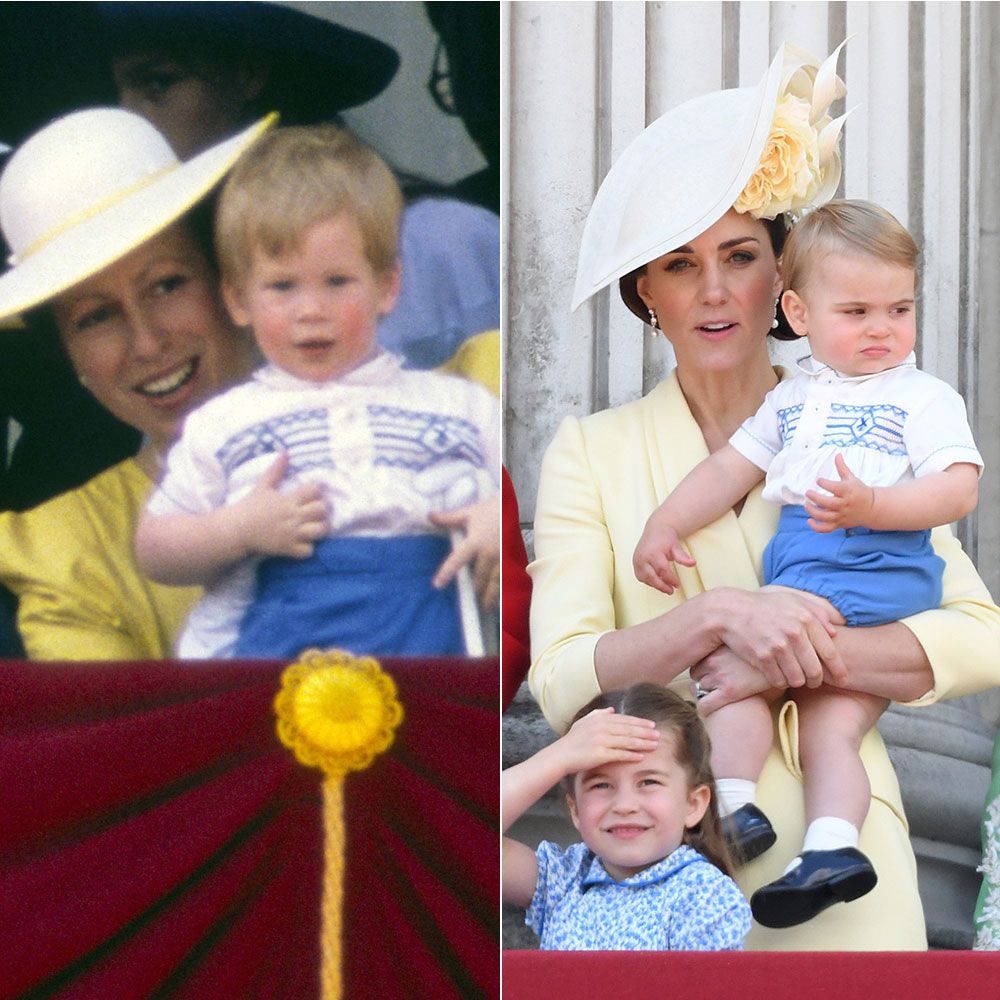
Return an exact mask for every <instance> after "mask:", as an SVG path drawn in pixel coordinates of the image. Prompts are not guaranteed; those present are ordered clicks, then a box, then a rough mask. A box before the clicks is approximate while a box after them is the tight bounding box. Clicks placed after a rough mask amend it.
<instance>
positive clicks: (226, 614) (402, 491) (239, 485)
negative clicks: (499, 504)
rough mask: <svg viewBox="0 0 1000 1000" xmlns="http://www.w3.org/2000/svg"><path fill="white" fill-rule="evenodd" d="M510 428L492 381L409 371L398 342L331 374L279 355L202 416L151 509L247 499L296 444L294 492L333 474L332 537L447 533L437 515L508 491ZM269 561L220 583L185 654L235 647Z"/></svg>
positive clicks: (196, 618)
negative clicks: (503, 451)
mask: <svg viewBox="0 0 1000 1000" xmlns="http://www.w3.org/2000/svg"><path fill="white" fill-rule="evenodd" d="M500 437H501V435H500V407H499V405H498V403H497V400H496V398H495V397H494V396H492V395H491V394H490V393H489V392H487V390H486V389H484V388H483V387H482V386H481V385H478V384H477V383H474V382H470V381H468V380H467V379H463V378H458V377H457V376H452V375H442V374H440V373H437V372H427V371H408V370H405V369H403V368H402V367H401V362H400V359H399V358H398V357H396V356H395V355H392V354H389V353H384V352H383V353H380V354H379V355H377V356H376V357H375V358H374V359H372V360H371V361H369V362H367V363H366V364H364V365H361V366H360V367H359V368H356V369H354V370H353V371H351V372H348V373H347V374H346V375H343V376H341V377H340V378H337V379H331V380H330V381H328V382H323V383H315V382H308V381H304V380H302V379H299V378H296V377H295V376H293V375H290V374H289V373H288V372H285V371H282V370H281V369H279V368H276V367H274V366H273V365H266V366H265V367H263V368H261V369H260V370H259V371H258V372H256V373H255V374H254V376H253V377H252V378H251V380H250V381H249V382H247V383H245V384H243V385H239V386H236V387H235V388H233V389H230V390H229V391H227V392H224V393H220V394H219V395H218V396H215V397H213V398H212V399H210V400H209V401H208V402H207V403H205V404H204V405H202V406H200V407H198V409H196V410H194V411H192V412H191V413H190V414H188V416H187V418H186V419H185V422H184V429H183V432H182V435H181V438H180V440H179V441H178V442H177V443H176V444H175V445H174V446H173V448H171V450H170V452H169V453H168V455H167V462H166V471H165V473H164V476H163V479H162V481H161V483H160V485H159V487H158V488H157V490H156V491H155V492H154V493H153V495H152V497H151V498H150V500H149V503H148V505H147V509H148V510H149V511H150V513H152V514H161V513H168V512H175V511H186V512H188V513H203V512H206V511H209V510H214V509H216V508H218V507H221V506H224V505H226V504H232V503H235V502H236V501H238V500H241V499H242V498H243V497H245V496H246V495H247V494H248V493H249V492H250V491H251V490H252V489H253V487H254V486H255V485H256V484H257V482H258V481H259V480H260V478H261V476H262V475H263V474H264V472H265V471H266V470H267V469H268V468H270V466H271V465H273V463H274V461H275V460H276V458H277V455H278V453H279V452H287V454H288V456H289V465H288V471H287V472H286V475H285V480H284V482H283V483H282V485H281V489H282V490H292V489H294V488H295V487H296V486H298V485H300V484H302V483H304V482H316V483H319V484H320V485H321V486H322V488H323V495H324V497H325V499H326V501H327V509H328V516H329V523H330V535H331V536H332V537H343V536H346V535H353V536H357V535H368V536H371V537H382V538H385V537H391V536H399V535H412V534H422V533H425V532H437V531H439V529H437V528H435V527H434V526H433V525H432V524H431V523H430V520H429V515H430V514H431V513H432V512H435V511H449V510H455V509H457V508H459V507H464V506H466V505H467V504H470V503H474V502H476V501H478V500H484V499H486V498H488V497H490V496H492V495H493V494H494V493H496V492H497V490H498V489H499V485H500ZM255 572H256V560H252V561H250V562H248V563H245V564H243V565H241V566H237V567H236V568H235V569H234V570H233V571H232V572H231V573H230V574H228V575H227V576H226V577H224V578H223V579H222V580H220V581H219V582H218V583H216V584H215V585H213V586H212V587H211V588H209V589H208V591H206V594H205V596H204V597H203V598H202V600H201V601H200V602H199V604H198V605H196V606H195V608H194V610H193V611H192V613H191V615H190V616H189V618H188V621H187V624H186V626H185V629H184V632H183V634H182V636H181V639H180V641H179V644H178V648H177V655H178V656H181V657H182V658H202V657H219V656H226V655H231V649H232V645H233V643H234V642H235V640H236V625H238V623H239V621H240V620H241V619H242V615H243V611H244V610H245V608H246V606H247V604H248V603H249V599H250V595H251V593H252V590H253V585H254V580H255Z"/></svg>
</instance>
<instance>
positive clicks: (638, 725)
mask: <svg viewBox="0 0 1000 1000" xmlns="http://www.w3.org/2000/svg"><path fill="white" fill-rule="evenodd" d="M659 742H660V734H659V732H658V731H657V729H656V723H655V722H653V721H651V720H650V719H639V718H636V717H635V716H633V715H618V714H617V713H616V712H615V710H614V709H613V708H597V709H595V710H594V711H593V712H591V713H590V714H589V715H585V716H584V717H583V718H582V719H577V721H576V722H574V723H573V725H572V726H571V727H570V730H569V732H568V733H566V735H565V736H563V737H561V738H560V739H559V740H557V741H556V743H557V745H558V747H559V754H560V760H561V762H562V765H563V767H564V768H565V772H564V773H566V774H575V773H576V772H577V771H589V770H590V769H591V768H595V767H599V766H600V765H601V764H610V763H612V762H620V763H623V764H631V763H636V762H637V761H640V760H642V758H643V757H644V756H645V755H646V754H647V753H649V752H650V751H651V750H655V749H656V748H657V746H659Z"/></svg>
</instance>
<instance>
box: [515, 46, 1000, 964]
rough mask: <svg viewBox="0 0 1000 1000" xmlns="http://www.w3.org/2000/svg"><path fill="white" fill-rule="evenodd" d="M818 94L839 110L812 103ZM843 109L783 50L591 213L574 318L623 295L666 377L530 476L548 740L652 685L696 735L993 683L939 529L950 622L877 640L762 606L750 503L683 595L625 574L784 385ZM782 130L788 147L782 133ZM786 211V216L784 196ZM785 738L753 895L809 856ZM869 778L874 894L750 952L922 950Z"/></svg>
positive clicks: (998, 662)
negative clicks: (799, 705)
mask: <svg viewBox="0 0 1000 1000" xmlns="http://www.w3.org/2000/svg"><path fill="white" fill-rule="evenodd" d="M835 58H836V53H834V55H833V56H832V57H831V59H835ZM831 77H832V79H833V80H834V81H835V84H834V85H831V84H830V82H829V81H830V79H831ZM816 81H819V83H817V82H816ZM814 85H815V87H814ZM823 87H826V88H831V87H833V89H832V90H829V92H828V93H826V94H822V93H817V91H818V90H820V88H823ZM842 92H843V90H842V84H840V82H839V81H838V80H837V79H836V76H835V75H833V74H831V73H829V72H826V73H824V72H823V71H822V70H821V69H819V67H817V66H816V64H815V62H812V61H810V60H809V59H808V57H805V56H804V54H802V53H800V52H798V51H797V50H794V49H792V48H791V47H790V46H786V47H785V49H784V50H783V52H782V53H779V55H778V57H777V58H776V59H775V62H774V63H773V64H772V67H771V70H770V71H769V73H768V76H767V77H766V78H765V80H764V81H762V83H761V85H760V86H759V87H757V88H746V89H742V90H732V91H722V92H718V93H715V94H710V95H706V96H705V97H703V98H697V99H695V100H694V101H689V102H688V103H687V104H686V105H682V106H681V107H680V108H677V109H675V110H674V111H671V112H669V113H668V114H667V115H665V116H664V117H663V118H662V119H659V120H658V121H657V122H655V123H654V124H653V125H651V126H650V127H649V128H648V129H647V130H646V131H645V132H644V133H643V134H642V135H641V136H640V137H639V138H638V139H637V140H636V141H635V142H634V143H633V144H632V145H631V146H630V147H629V149H628V150H626V152H625V153H624V154H623V156H622V158H621V160H619V161H618V163H616V164H615V166H614V168H613V169H612V171H611V172H610V173H609V175H608V177H607V179H606V180H605V182H604V184H603V185H602V188H601V191H600V192H599V193H598V196H597V199H596V200H595V203H594V207H593V209H592V210H591V215H590V217H589V218H588V222H587V228H586V230H585V233H584V240H583V247H582V249H581V255H580V269H579V273H578V282H577V290H576V295H575V299H576V304H578V303H579V302H580V301H583V299H585V298H586V297H588V296H589V295H590V294H593V292H595V291H597V290H598V289H599V288H600V287H603V286H604V285H606V284H608V283H609V282H610V281H613V280H615V279H616V278H617V279H620V289H621V292H622V297H623V299H624V300H625V302H626V304H627V305H628V306H629V307H630V308H631V309H632V310H633V312H636V314H637V315H640V316H641V317H642V318H644V319H645V318H646V316H647V315H649V317H650V322H651V323H652V325H653V326H654V330H655V329H656V327H657V326H659V327H661V328H662V329H663V331H664V333H665V335H666V336H667V338H668V340H669V341H670V342H671V344H672V346H673V348H674V352H675V355H676V358H677V367H676V369H675V370H674V371H673V372H672V373H671V374H670V375H669V376H668V377H667V378H666V379H664V381H663V382H661V383H660V385H658V386H657V387H656V388H655V389H654V390H653V391H652V392H651V393H649V395H647V396H646V397H645V398H644V399H641V400H638V401H636V402H634V403H630V404H626V405H624V406H621V407H618V408H615V409H612V410H608V411H605V412H603V413H598V414H595V415H593V416H589V417H586V418H584V419H582V420H578V419H575V418H567V419H566V420H565V421H564V422H563V423H562V425H561V426H560V428H559V430H558V432H557V434H556V436H555V439H554V440H553V442H552V444H551V445H550V447H549V449H548V451H547V453H546V456H545V459H544V462H543V465H542V470H541V479H540V485H539V494H538V507H537V511H536V517H535V550H536V560H535V562H534V563H533V564H532V566H531V568H530V572H531V576H532V580H533V587H534V591H533V598H532V607H531V638H532V655H533V658H534V662H533V664H532V667H531V672H530V674H529V682H530V686H531V690H532V692H533V694H534V695H535V697H536V698H537V699H538V701H539V703H540V705H541V707H542V710H543V712H544V713H545V715H546V717H547V718H548V720H549V722H550V723H551V724H552V725H553V727H554V728H556V729H557V730H560V731H562V730H563V729H564V728H565V726H566V725H567V723H568V721H569V719H570V718H571V717H572V715H573V713H574V712H575V711H576V710H577V709H578V708H579V707H580V706H581V705H583V704H585V703H586V702H587V701H588V700H589V699H590V698H592V697H593V696H594V695H595V694H597V693H598V691H600V690H611V689H614V688H619V687H623V686H627V685H628V684H631V683H634V682H636V681H640V680H647V679H651V680H658V681H660V682H662V683H674V684H675V686H678V687H679V689H680V690H682V691H683V692H688V693H689V692H690V691H691V687H692V685H691V681H692V679H693V680H696V681H697V682H698V683H699V684H700V686H701V690H702V691H708V692H710V693H709V694H708V695H707V696H706V697H705V698H704V700H703V702H702V706H703V710H704V711H705V712H706V713H707V712H711V711H712V710H713V709H715V708H718V707H719V706H721V705H722V704H726V703H728V702H730V701H733V700H738V699H740V698H742V697H746V696H748V695H750V694H753V693H757V692H759V691H763V690H766V689H768V688H771V687H773V686H776V681H780V682H781V683H780V684H777V686H780V687H793V686H798V685H801V684H802V683H809V684H810V685H814V684H816V683H818V682H820V681H823V682H828V683H829V682H837V683H839V684H840V685H841V686H843V687H846V688H848V689H853V690H859V691H865V692H868V693H871V694H877V695H881V696H884V697H888V698H891V699H893V700H896V701H900V702H906V703H910V704H918V705H923V704H929V703H931V702H933V701H935V700H937V699H938V698H943V697H956V696H959V695H963V694H968V693H971V692H974V691H979V690H983V689H984V688H986V687H989V686H992V685H994V684H996V683H998V681H1000V657H998V655H997V650H998V649H1000V609H998V608H997V607H996V606H995V605H994V604H993V602H992V600H991V598H990V595H989V593H988V592H987V590H986V588H985V586H984V585H983V583H982V582H981V580H980V579H979V577H978V575H977V574H976V571H975V568H974V567H973V566H972V564H971V562H970V561H969V560H968V558H967V557H966V556H965V555H964V554H963V552H962V551H961V548H960V546H959V544H958V542H957V541H956V540H955V539H954V537H953V536H952V535H951V533H950V531H949V529H947V528H940V529H937V530H936V531H935V532H934V533H933V541H934V545H935V549H936V551H937V552H938V554H939V555H941V556H942V558H944V559H945V561H946V570H945V574H944V598H943V601H942V607H941V608H940V609H939V610H935V611H929V612H925V613H924V614H921V615H917V616H915V617H913V618H910V619H907V620H906V621H905V622H899V623H893V624H889V625H883V626H878V627H875V628H865V629H850V628H837V629H833V630H828V629H827V628H826V627H825V623H824V622H823V621H822V620H821V618H820V617H818V615H817V612H816V611H815V610H814V609H813V608H811V607H809V606H808V604H807V603H806V602H804V601H801V600H799V599H798V598H797V597H796V596H794V595H791V594H762V593H755V591H757V589H758V587H759V586H760V580H761V557H762V553H763V550H764V547H765V546H766V544H767V542H768V540H769V539H770V537H771V535H772V534H773V533H774V530H775V527H776V525H777V518H778V508H777V506H775V505H772V504H769V503H767V502H765V501H763V500H762V499H761V497H760V487H759V486H758V487H757V488H755V489H754V490H753V491H752V492H751V493H750V494H749V495H748V496H747V498H746V499H745V501H744V502H743V503H742V504H741V505H739V506H738V508H737V509H735V510H733V511H731V512H730V513H728V514H727V515H726V516H724V517H723V518H721V519H720V520H719V521H717V522H716V523H714V524H712V525H711V526H709V527H708V528H706V529H704V530H702V531H700V532H698V533H697V534H696V535H694V536H693V537H692V538H690V539H688V544H689V551H690V552H691V554H692V556H693V557H694V558H695V559H696V560H697V565H696V567H693V568H690V569H687V568H685V567H677V569H678V571H679V573H680V579H681V583H682V587H681V589H680V590H679V591H676V592H675V593H674V594H673V595H670V596H667V595H665V594H661V593H659V592H658V591H655V590H653V589H652V588H650V587H647V586H645V585H644V584H641V583H639V582H638V581H637V580H636V579H635V576H634V573H633V569H632V559H631V557H632V552H633V549H634V547H635V545H636V542H637V541H638V539H639V536H640V534H641V532H642V529H643V526H644V524H645V521H646V518H647V517H648V516H649V514H650V513H651V512H652V511H653V510H654V509H655V507H656V506H657V505H658V504H659V503H660V502H662V500H663V499H664V497H665V496H666V495H667V494H668V493H669V492H670V491H671V490H672V489H673V488H674V487H675V486H676V485H677V483H678V482H679V481H680V480H681V479H682V478H683V477H684V475H685V474H686V473H687V472H689V471H690V470H691V469H692V468H693V467H694V466H695V465H696V464H697V463H698V462H700V461H701V460H702V459H703V458H705V457H706V455H708V454H709V453H710V452H712V451H714V450H716V449H718V448H720V447H721V446H722V445H723V444H724V443H725V442H726V441H727V440H728V438H729V437H730V435H731V434H732V433H733V432H734V431H735V430H736V428H737V427H738V426H739V425H740V424H741V423H742V422H743V420H745V419H746V418H747V417H749V416H750V415H751V414H753V413H754V412H755V411H756V410H757V408H758V406H759V405H760V403H761V402H762V400H763V398H764V396H765V394H766V393H767V392H768V391H769V390H770V389H771V388H773V387H774V385H775V384H776V382H777V381H778V379H779V378H781V377H784V374H785V373H783V372H781V371H780V370H776V369H774V368H773V367H772V365H771V362H770V359H769V356H768V352H767V346H766V340H767V336H766V335H767V333H768V332H769V331H770V330H771V328H772V326H773V324H774V318H775V311H774V310H775V299H776V297H777V295H778V293H779V291H780V280H779V278H778V273H777V264H776V254H777V253H780V244H781V242H782V238H783V236H782V220H781V218H780V215H781V213H783V212H787V211H789V210H791V211H796V210H800V209H802V208H805V207H808V206H809V205H815V204H818V203H820V202H822V201H825V200H827V199H828V198H829V197H830V196H831V194H832V193H833V191H834V190H835V189H836V186H837V182H838V180H839V175H840V164H839V158H838V157H837V154H836V130H837V124H838V123H837V122H830V119H829V117H828V116H824V115H823V114H820V113H817V112H816V109H817V108H819V109H821V110H822V109H825V108H826V107H828V106H829V103H830V101H831V100H832V99H833V98H834V97H836V96H839V95H840V94H841V93H842ZM789 95H791V96H793V97H795V98H797V99H802V100H804V102H805V103H804V108H805V111H804V116H805V117H804V119H802V122H804V124H802V122H800V124H802V130H804V129H805V128H808V127H812V128H814V129H815V132H816V133H817V134H818V135H819V136H820V138H821V140H824V131H825V140H824V141H820V142H819V144H818V145H819V148H820V149H821V151H822V153H823V160H822V162H821V163H819V164H818V166H817V165H816V164H813V167H812V169H813V172H814V176H813V177H812V178H806V180H808V181H809V183H805V182H802V183H794V184H788V183H785V179H783V178H782V177H781V176H780V171H776V170H774V169H771V168H773V166H774V162H773V161H775V160H780V161H781V162H782V163H788V162H796V157H795V156H794V155H792V156H787V155H783V154H784V153H787V152H788V149H787V143H788V142H789V141H792V140H789V139H788V136H789V135H793V136H794V133H795V129H794V128H789V127H787V122H781V121H779V120H778V119H779V118H780V117H781V116H782V115H791V114H795V113H796V109H795V106H794V104H791V103H789V102H788V101H787V100H785V99H786V98H787V97H788V96H789ZM810 101H811V107H812V109H813V110H812V113H810V110H809V109H810ZM768 112H770V114H769V113H768ZM762 121H763V127H762V126H761V122H762ZM772 123H773V124H774V125H775V126H779V125H784V126H786V127H783V128H778V127H775V128H774V130H773V131H772V129H771V125H772ZM793 124H794V123H793ZM827 126H830V128H828V127H827ZM831 134H833V141H832V142H830V141H829V139H830V136H831ZM692 139H696V140H697V142H692ZM783 142H784V143H786V148H785V149H784V150H782V149H780V148H778V149H777V151H776V152H775V150H776V144H777V145H778V146H780V144H781V143H783ZM733 150H738V151H739V153H737V155H733ZM744 151H745V155H743V152H744ZM791 152H792V153H794V152H795V151H794V150H792V151H791ZM741 156H742V159H741V158H740V157H741ZM772 156H773V160H771V159H769V158H772ZM802 160H803V158H799V162H802ZM792 180H795V178H792ZM798 180H800V181H801V180H802V178H799V179H798ZM792 189H794V190H795V191H796V192H797V194H795V195H793V196H792V197H789V196H787V194H786V192H787V191H788V190H792ZM730 206H734V207H730ZM776 216H777V217H778V219H777V222H772V221H770V220H772V219H774V218H775V217H776ZM664 219H666V220H671V221H670V222H668V223H663V221H662V220H664ZM614 234H618V236H617V237H616V236H615V235H614ZM637 265H641V266H637ZM831 631H832V633H833V635H832V637H831ZM689 671H690V674H689V673H688V672H689ZM775 718H776V726H775V741H774V745H773V748H772V751H771V754H770V757H769V759H768V762H767V764H766V766H765V769H764V772H763V774H762V775H761V778H760V781H759V783H758V788H757V803H758V805H759V806H760V807H761V808H762V809H763V810H764V812H765V813H766V814H767V815H768V817H769V818H770V819H771V821H772V823H773V825H774V827H775V830H776V832H777V835H778V841H777V844H776V845H775V846H774V847H773V848H771V849H770V850H769V851H766V852H765V853H764V854H763V855H762V856H761V857H759V858H758V859H757V860H756V861H754V862H752V863H751V864H749V865H747V866H746V867H745V868H744V869H743V870H742V871H741V872H740V877H739V881H740V884H741V887H742V888H743V889H744V891H745V892H746V893H747V894H748V895H749V894H750V893H752V892H753V891H754V890H755V889H757V888H758V887H760V886H761V885H763V884H765V883H767V882H770V881H772V880H774V879H775V878H778V877H779V876H780V875H781V874H782V872H783V870H784V868H785V866H786V865H787V864H788V862H789V861H790V860H791V858H792V857H793V856H794V855H795V853H796V852H797V850H798V848H799V846H800V845H801V843H802V838H803V834H804V809H803V795H802V785H801V778H800V772H799V769H798V764H797V759H796V757H797V734H796V712H795V706H794V704H793V703H792V702H788V701H785V702H781V701H779V703H778V704H777V705H776V707H775ZM862 756H863V759H864V760H865V763H866V766H867V768H868V772H869V775H870V778H871V784H872V806H871V810H870V812H869V814H868V818H867V820H866V822H865V825H864V828H863V830H862V833H861V844H860V847H861V849H862V851H864V853H865V854H866V855H868V857H869V858H870V859H871V860H872V862H873V864H874V866H875V869H876V872H877V873H878V880H879V881H878V885H877V886H876V888H875V890H874V891H872V892H871V893H869V894H868V895H867V896H865V897H863V898H862V899H859V900H856V901H855V902H852V903H849V904H846V905H837V906H833V907H831V908H830V909H827V910H826V911H825V912H823V913H821V914H820V915H819V916H818V917H816V918H814V919H813V920H811V921H809V922H807V923H805V924H802V925H800V926H798V927H794V928H791V929H789V930H780V931H779V930H768V929H766V928H763V927H760V926H758V925H756V924H755V925H754V928H753V930H752V931H751V934H750V937H749V939H748V947H751V948H757V949H769V950H778V949H781V950H817V949H826V950H869V949H871V950H918V949H924V948H926V934H925V930H924V921H923V914H922V910H921V906H920V899H919V896H918V894H917V884H916V865H915V860H914V856H913V852H912V848H911V847H910V844H909V840H908V837H907V827H906V819H905V816H904V814H903V809H902V804H901V801H900V795H899V787H898V784H897V781H896V777H895V774H894V772H893V770H892V766H891V764H890V762H889V758H888V755H887V753H886V751H885V747H884V745H883V743H882V741H881V738H880V737H879V736H878V734H877V733H876V732H874V731H873V732H871V733H869V734H868V736H867V737H866V739H865V741H864V744H863V747H862Z"/></svg>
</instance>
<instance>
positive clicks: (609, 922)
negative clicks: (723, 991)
mask: <svg viewBox="0 0 1000 1000" xmlns="http://www.w3.org/2000/svg"><path fill="white" fill-rule="evenodd" d="M536 857H537V859H538V883H537V885H536V887H535V895H534V898H533V899H532V900H531V905H530V906H529V907H528V911H527V914H526V915H525V923H527V925H528V926H529V927H530V928H531V929H532V930H533V931H535V933H536V934H537V935H538V936H539V938H540V939H541V946H542V948H545V949H559V950H566V951H657V950H659V951H727V950H740V949H742V948H743V941H744V938H745V937H746V935H747V933H748V932H749V930H750V906H749V904H748V903H747V901H746V899H745V898H744V897H743V894H742V893H741V892H740V890H739V889H738V888H737V886H736V883H735V882H734V881H733V880H732V879H731V878H729V876H728V875H725V874H723V873H722V872H721V871H720V870H719V869H718V868H716V867H715V865H713V864H711V863H710V862H709V861H707V860H706V859H705V858H704V857H703V856H702V855H701V854H699V853H698V852H697V851H696V850H694V849H693V848H691V847H688V846H687V845H686V844H682V845H681V846H680V847H678V848H677V850H676V851H674V852H673V853H672V854H670V855H668V856H667V857H665V858H664V859H663V860H662V861H659V862H657V863H656V864H655V865H652V866H651V867H649V868H647V869H645V870H644V871H641V872H639V873H638V874H636V875H633V876H631V877H630V878H627V879H625V880H624V881H622V882H616V881H615V880H614V879H613V878H612V877H611V876H610V875H609V874H608V873H607V872H606V871H605V869H604V865H603V864H601V861H600V859H599V858H598V857H596V856H595V855H594V853H593V852H592V851H591V850H590V849H589V848H588V847H587V846H586V844H574V845H573V846H571V847H568V848H565V849H563V848H561V847H559V846H558V845H556V844H552V843H550V842H548V841H543V842H542V843H541V844H539V846H538V850H537V851H536Z"/></svg>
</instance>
